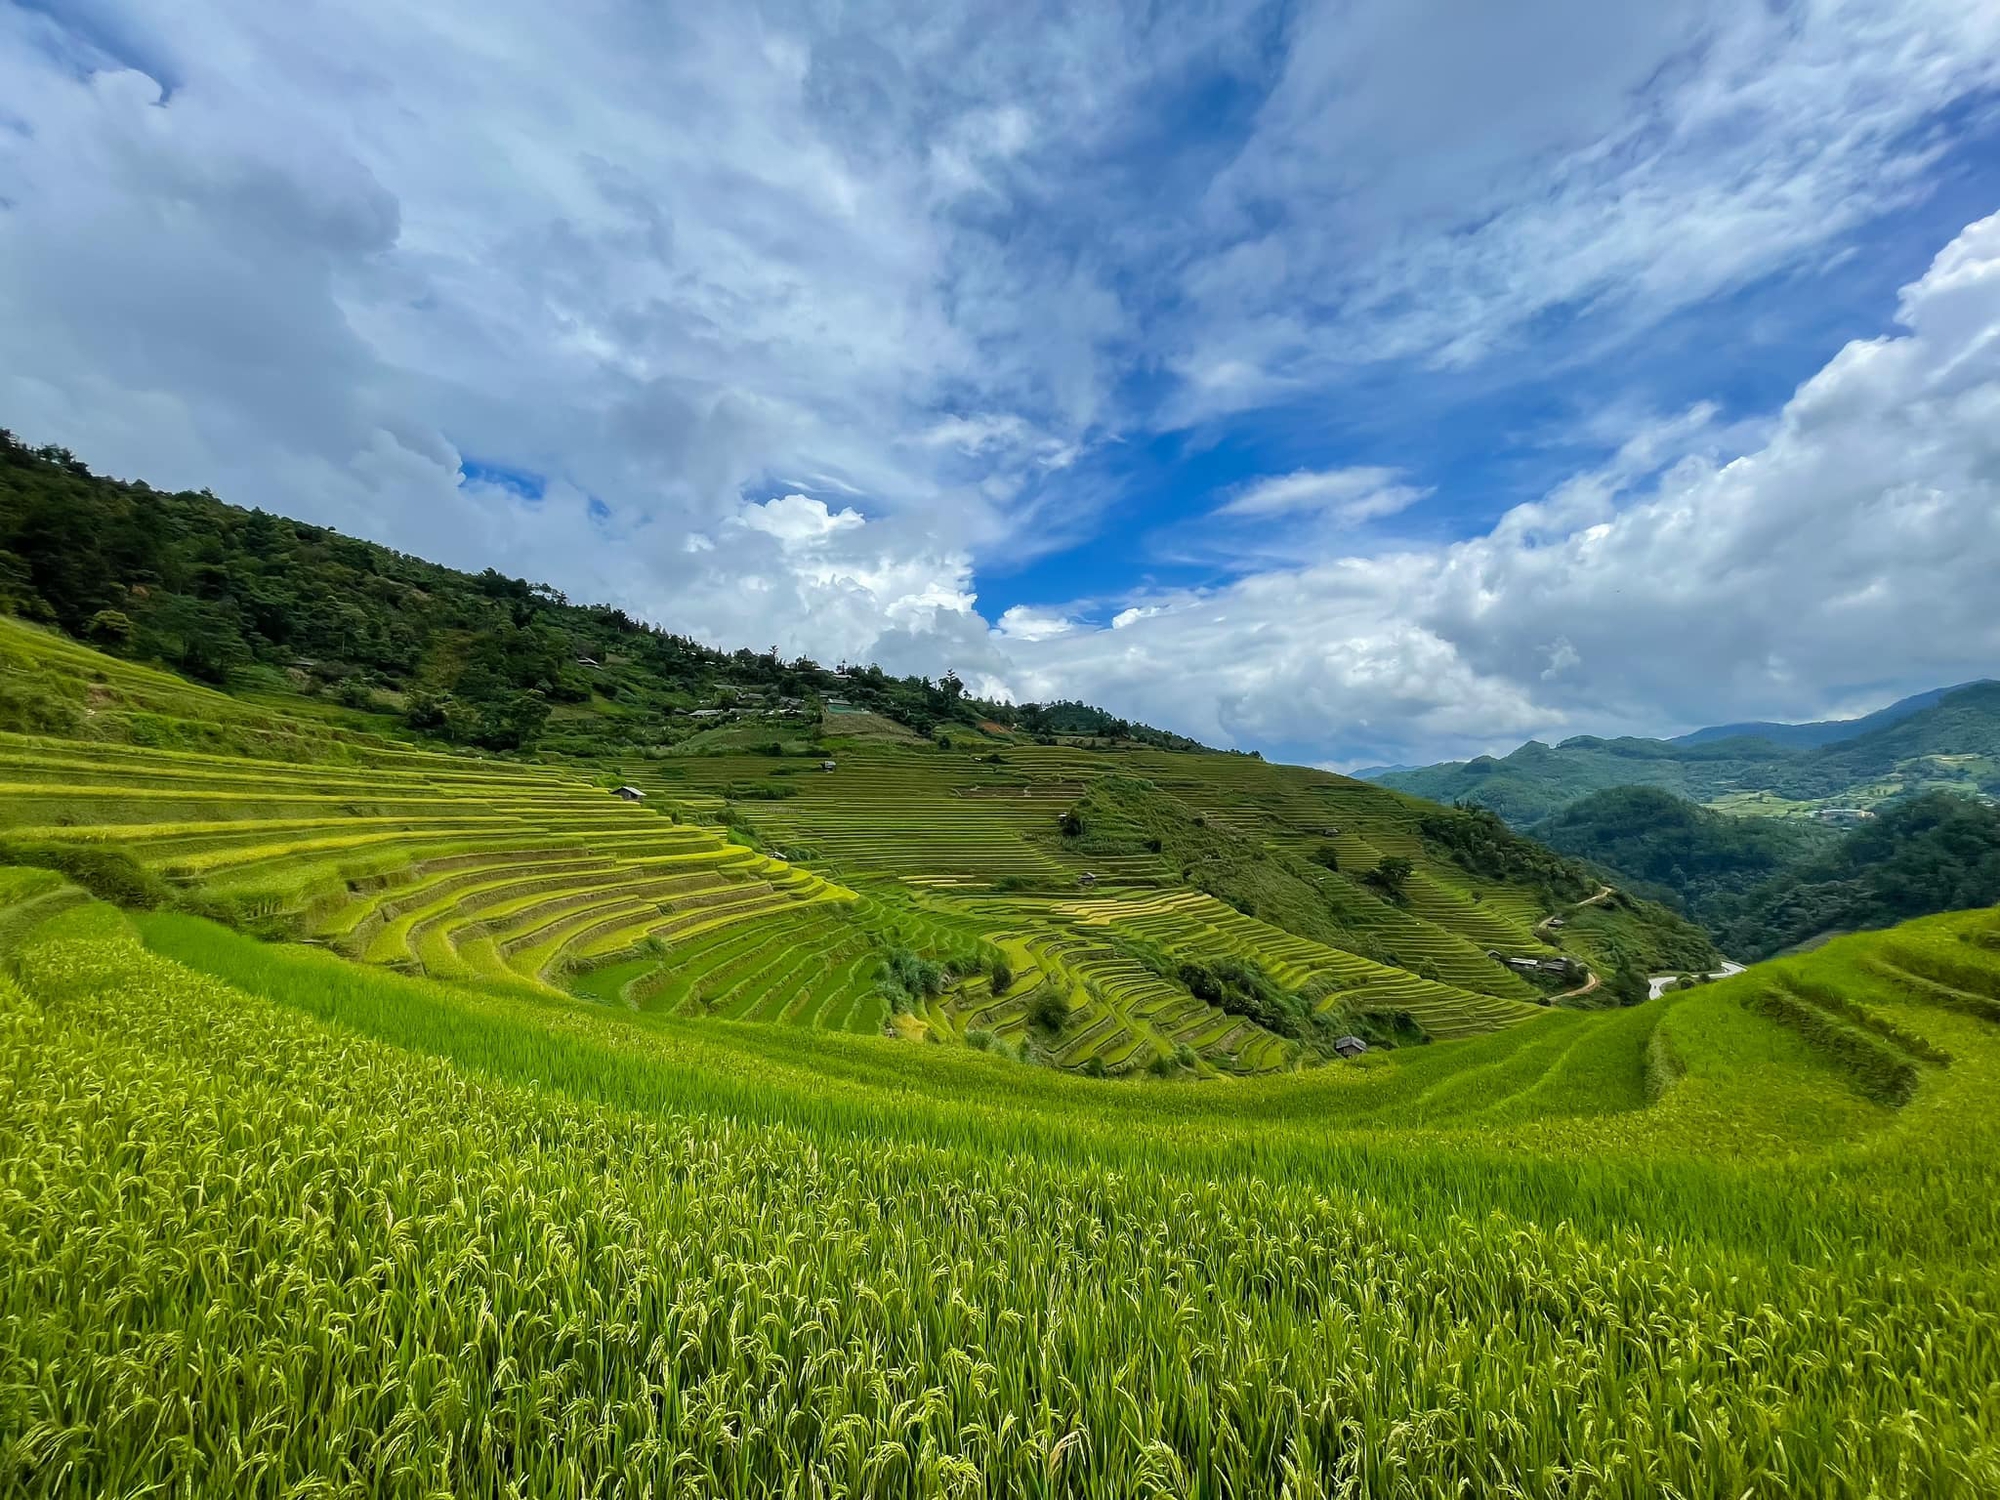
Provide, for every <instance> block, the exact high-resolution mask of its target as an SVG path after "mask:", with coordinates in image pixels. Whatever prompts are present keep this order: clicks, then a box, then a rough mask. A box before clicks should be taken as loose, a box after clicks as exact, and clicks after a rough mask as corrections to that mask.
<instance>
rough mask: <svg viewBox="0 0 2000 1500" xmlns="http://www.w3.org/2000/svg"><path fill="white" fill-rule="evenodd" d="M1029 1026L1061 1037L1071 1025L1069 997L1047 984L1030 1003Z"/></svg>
mask: <svg viewBox="0 0 2000 1500" xmlns="http://www.w3.org/2000/svg"><path fill="white" fill-rule="evenodd" d="M1028 1024H1029V1025H1030V1026H1036V1027H1039V1028H1041V1029H1042V1030H1043V1031H1046V1032H1049V1033H1051V1034H1054V1035H1060V1034H1061V1033H1062V1029H1063V1027H1065V1026H1067V1025H1068V1024H1069V997H1068V996H1066V995H1064V994H1063V993H1062V991H1060V990H1058V989H1057V988H1056V987H1055V986H1054V985H1052V984H1045V985H1043V986H1042V988H1041V989H1039V990H1037V991H1036V992H1035V996H1034V998H1033V999H1032V1000H1030V1001H1029V1002H1028Z"/></svg>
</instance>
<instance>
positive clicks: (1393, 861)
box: [1361, 854, 1416, 901]
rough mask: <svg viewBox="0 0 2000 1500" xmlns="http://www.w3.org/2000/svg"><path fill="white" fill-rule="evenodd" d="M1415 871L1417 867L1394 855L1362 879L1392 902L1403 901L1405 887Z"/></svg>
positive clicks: (1398, 855)
mask: <svg viewBox="0 0 2000 1500" xmlns="http://www.w3.org/2000/svg"><path fill="white" fill-rule="evenodd" d="M1415 870H1416V866H1414V865H1412V864H1411V863H1410V862H1409V861H1408V860H1407V859H1405V858H1403V856H1402V855H1400V854H1392V855H1390V856H1389V857H1388V858H1387V859H1385V860H1383V861H1382V862H1381V863H1380V864H1379V865H1377V866H1376V867H1375V868H1374V869H1372V870H1370V871H1368V872H1367V873H1366V874H1365V875H1363V876H1362V877H1361V878H1362V879H1363V880H1365V881H1367V882H1368V884H1370V885H1372V886H1374V887H1375V889H1376V890H1378V891H1380V892H1381V893H1382V894H1383V895H1384V896H1386V897H1388V898H1389V899H1390V900H1391V901H1401V900H1402V899H1403V887H1404V886H1405V885H1407V884H1408V883H1409V879H1410V876H1411V875H1412V874H1413V873H1414V872H1415Z"/></svg>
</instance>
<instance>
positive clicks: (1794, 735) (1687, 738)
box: [1667, 682, 1976, 750]
mask: <svg viewBox="0 0 2000 1500" xmlns="http://www.w3.org/2000/svg"><path fill="white" fill-rule="evenodd" d="M1975 685H1976V684H1973V683H1969V682H1961V683H1957V684H1954V685H1953V686H1951V687H1943V688H1931V689H1929V690H1928V691H1926V692H1921V693H1912V694H1911V695H1910V696H1909V697H1907V698H1898V699H1897V700H1896V701H1895V702H1894V703H1891V704H1890V705H1889V706H1888V707H1887V708H1878V709H1876V710H1875V712H1874V713H1872V714H1862V715H1861V716H1860V717H1859V718H1854V719H1815V720H1814V721H1812V722H1811V723H1809V724H1780V723H1773V722H1772V721H1770V720H1768V719H1759V720H1754V721H1751V722H1748V723H1740V724H1711V725H1710V726H1709V727H1707V728H1706V729H1694V730H1690V731H1688V733H1686V734H1677V735H1675V736H1674V737H1673V738H1672V739H1670V740H1668V741H1667V743H1668V744H1670V745H1701V744H1706V743H1708V742H1709V741H1711V740H1768V741H1769V742H1770V743H1772V744H1774V745H1783V746H1785V747H1786V748H1787V749H1791V750H1809V749H1811V748H1813V747H1814V746H1817V745H1831V744H1833V743H1834V742H1836V741H1838V740H1851V739H1853V738H1855V737H1856V736H1857V735H1863V734H1866V733H1868V732H1869V731H1870V730H1871V729H1881V728H1884V727H1885V726H1887V725H1890V724H1895V723H1898V722H1899V721H1901V720H1903V719H1907V718H1908V717H1909V716H1910V715H1911V714H1913V713H1915V712H1917V711H1918V710H1919V709H1924V708H1929V707H1930V706H1931V705H1932V704H1933V703H1935V702H1937V701H1938V699H1940V698H1942V697H1943V696H1944V695H1945V694H1946V693H1955V692H1957V691H1958V690H1959V688H1962V687H1973V686H1975Z"/></svg>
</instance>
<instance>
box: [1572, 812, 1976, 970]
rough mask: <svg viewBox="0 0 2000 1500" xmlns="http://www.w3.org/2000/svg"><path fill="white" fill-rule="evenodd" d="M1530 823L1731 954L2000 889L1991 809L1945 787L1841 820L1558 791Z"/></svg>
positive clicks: (1968, 901) (1886, 921) (1873, 923)
mask: <svg viewBox="0 0 2000 1500" xmlns="http://www.w3.org/2000/svg"><path fill="white" fill-rule="evenodd" d="M1535 836H1536V837H1537V838H1538V839H1541V840H1543V841H1544V842H1546V843H1547V844H1549V845H1550V847H1552V848H1555V849H1558V850H1561V851H1562V852H1563V853H1565V854H1570V855H1574V856H1576V857H1577V858H1579V859H1583V860H1587V861H1589V862H1590V863H1592V864H1593V865H1595V866H1597V867H1599V868H1601V869H1603V870H1604V871H1605V872H1606V874H1607V877H1608V878H1611V879H1614V880H1617V881H1618V882H1619V883H1620V884H1621V885H1622V886H1624V887H1625V888H1627V889H1629V890H1632V891H1635V892H1639V893H1643V894H1647V895H1651V896H1653V897H1655V898H1657V899H1659V900H1661V901H1664V902H1666V903H1668V904H1670V905H1672V906H1673V907H1675V908H1676V909H1679V910H1684V911H1686V912H1687V913H1688V914H1689V915H1690V916H1692V917H1693V918H1694V919H1695V920H1696V921H1698V922H1700V923H1701V924H1702V925H1703V926H1704V927H1706V928H1707V929H1708V930H1709V931H1710V932H1712V933H1714V934H1716V936H1717V938H1718V940H1719V941H1720V942H1721V944H1722V946H1723V947H1724V948H1725V949H1726V950H1727V951H1728V952H1729V953H1731V954H1732V955H1734V956H1736V957H1738V958H1745V959H1755V958H1762V957H1766V956H1768V955H1770V954H1772V953H1776V952H1779V951H1781V950H1783V949H1785V948H1787V947H1790V946H1792V945H1793V944H1796V943H1800V942H1804V941H1806V940H1808V939H1811V938H1815V937H1818V936H1820V935H1822V934H1825V933H1828V932H1850V931H1854V930H1856V929H1859V928H1867V927H1886V926H1888V925H1890V924H1891V923H1894V922H1898V921H1903V920H1906V919H1908V918H1910V917H1914V916H1922V915H1925V914H1927V913H1929V912H1935V911H1951V910H1955V909H1958V908H1962V907H1970V906H1987V905H1991V904H1993V903H1994V902H1996V901H2000V808H1996V807H1994V806H1993V805H1991V804H1990V803H1982V802H1975V801H1973V800H1971V799H1969V798H1966V797H1960V796H1954V795H1952V794H1951V793H1947V792H1929V793H1926V794H1924V795H1922V796H1919V797H1915V798H1911V799H1908V800H1906V801H1900V802H1897V803H1894V804H1892V805H1891V806H1889V807H1887V808H1885V809H1884V810H1883V812H1882V813H1881V814H1880V816H1878V817H1875V818H1872V819H1869V820H1867V821H1865V822H1863V823H1861V824H1859V825H1857V826H1855V827H1853V828H1851V829H1846V830H1842V829H1835V828H1832V827H1828V826H1826V825H1823V824H1817V823H1799V822H1792V821H1782V820H1778V819H1772V818H1732V817H1726V816H1724V815H1722V814H1720V813H1715V812H1711V811H1710V810H1708V809H1707V808H1702V807H1696V806H1695V805H1694V804H1692V803H1690V802H1684V801H1682V800H1681V799H1679V798H1677V797H1674V796H1671V795H1670V794H1668V793H1666V792H1661V791H1656V790H1653V789H1651V788H1644V787H1628V788H1621V789H1617V790H1613V791H1608V792H1598V793H1595V794H1594V795H1592V796H1589V797H1586V798H1584V799H1583V800H1582V801H1580V802H1575V803H1572V804H1570V806H1568V807H1566V808H1564V809H1563V810H1562V811H1561V812H1559V813H1557V814H1555V816H1553V817H1551V818H1548V819H1545V820H1544V821H1543V822H1541V823H1539V824H1537V825H1536V826H1535Z"/></svg>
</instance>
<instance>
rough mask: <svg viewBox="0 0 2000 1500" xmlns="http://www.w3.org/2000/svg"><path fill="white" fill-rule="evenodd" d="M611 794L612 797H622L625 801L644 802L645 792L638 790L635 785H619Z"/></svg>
mask: <svg viewBox="0 0 2000 1500" xmlns="http://www.w3.org/2000/svg"><path fill="white" fill-rule="evenodd" d="M611 795H612V796H614V797H622V798H624V800H625V801H627V802H644V801H645V800H646V794H645V793H644V792H642V791H640V790H639V789H638V788H637V787H636V786H621V787H619V788H618V789H617V790H616V791H614V792H613V793H612V794H611Z"/></svg>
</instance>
